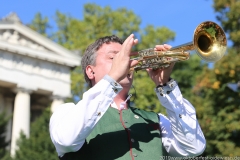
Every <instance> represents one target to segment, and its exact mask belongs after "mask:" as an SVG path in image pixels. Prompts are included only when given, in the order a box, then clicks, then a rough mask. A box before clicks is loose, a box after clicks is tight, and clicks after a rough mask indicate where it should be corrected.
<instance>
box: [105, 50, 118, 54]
mask: <svg viewBox="0 0 240 160" xmlns="http://www.w3.org/2000/svg"><path fill="white" fill-rule="evenodd" d="M118 52H119V51H115V50H110V51H108V52H107V54H109V53H115V54H117V53H118Z"/></svg>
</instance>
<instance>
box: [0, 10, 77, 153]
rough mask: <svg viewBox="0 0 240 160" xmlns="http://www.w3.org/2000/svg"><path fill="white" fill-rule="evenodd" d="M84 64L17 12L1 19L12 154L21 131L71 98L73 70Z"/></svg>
mask: <svg viewBox="0 0 240 160" xmlns="http://www.w3.org/2000/svg"><path fill="white" fill-rule="evenodd" d="M78 65H80V58H79V57H78V56H77V55H75V54H74V53H73V52H70V51H69V50H67V49H65V48H63V47H62V46H60V45H58V44H56V43H55V42H53V41H51V40H50V39H47V38H46V37H44V36H42V35H40V34H38V33H37V32H35V31H33V30H31V29H30V28H28V27H27V26H25V25H23V24H22V23H21V21H20V20H19V18H18V16H17V15H16V14H14V13H11V14H9V15H8V16H7V17H5V18H2V19H1V20H0V112H3V111H5V112H6V114H9V115H12V117H13V118H12V120H10V122H9V124H8V129H7V133H6V135H7V140H10V141H11V144H10V146H9V149H10V150H11V155H14V154H15V150H16V149H17V146H16V140H17V139H18V138H19V136H20V135H19V133H20V131H23V132H24V133H25V134H26V136H29V133H30V122H31V121H33V120H34V118H35V117H37V116H38V115H39V114H41V111H42V110H43V109H44V108H46V107H48V106H49V107H51V109H52V111H54V109H55V107H56V106H58V105H59V104H61V103H63V102H64V99H65V98H67V97H69V96H70V95H71V91H70V84H71V79H70V71H71V69H73V68H74V67H76V66H78Z"/></svg>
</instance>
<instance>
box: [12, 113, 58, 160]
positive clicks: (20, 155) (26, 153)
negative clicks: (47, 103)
mask: <svg viewBox="0 0 240 160" xmlns="http://www.w3.org/2000/svg"><path fill="white" fill-rule="evenodd" d="M49 120H50V109H49V108H47V109H46V110H45V111H44V113H43V114H42V115H41V116H40V117H39V118H38V119H37V120H36V121H34V122H33V123H32V124H31V131H30V137H29V138H27V137H26V136H25V135H24V134H21V137H20V139H19V141H18V146H19V150H17V151H16V155H15V157H14V158H13V159H14V160H33V159H34V160H46V159H47V160H58V156H57V153H56V150H55V147H54V145H53V143H52V141H51V139H50V135H49Z"/></svg>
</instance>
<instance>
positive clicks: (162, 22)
mask: <svg viewBox="0 0 240 160" xmlns="http://www.w3.org/2000/svg"><path fill="white" fill-rule="evenodd" d="M86 3H95V4H97V5H99V6H101V7H105V6H110V7H111V8H112V9H113V10H115V9H118V8H123V7H124V8H127V9H128V10H132V11H133V12H134V13H135V14H136V15H137V16H139V17H140V18H141V20H142V23H141V27H142V28H144V27H145V26H146V25H154V26H155V27H162V26H165V27H168V28H169V29H170V30H171V31H174V32H175V33H176V37H175V40H174V41H171V42H169V43H168V44H170V45H172V46H178V45H182V44H184V43H187V42H192V39H193V32H194V30H195V28H196V27H197V25H199V24H200V23H202V22H204V21H213V22H215V23H217V24H219V25H220V23H219V22H218V21H217V20H216V13H215V12H214V9H213V0H165V1H163V0H118V1H113V0H112V1H111V0H68V1H67V0H0V18H3V17H5V16H7V15H8V14H9V13H11V12H15V13H16V14H17V15H18V16H19V18H20V19H21V21H22V23H23V24H26V23H30V22H31V20H32V19H33V18H34V15H35V14H36V13H37V12H40V13H41V14H42V15H43V16H46V17H48V18H49V20H50V22H51V21H52V22H53V17H54V15H55V13H56V11H57V10H58V11H60V12H61V13H64V14H68V15H71V16H72V17H74V18H78V19H83V9H84V4H86Z"/></svg>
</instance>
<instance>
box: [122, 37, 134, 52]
mask: <svg viewBox="0 0 240 160" xmlns="http://www.w3.org/2000/svg"><path fill="white" fill-rule="evenodd" d="M134 43H135V42H134V35H133V34H131V35H130V36H128V38H127V39H126V40H125V41H124V43H123V45H122V50H123V51H124V53H125V54H129V55H130V51H131V49H132V46H133V45H134Z"/></svg>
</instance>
